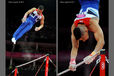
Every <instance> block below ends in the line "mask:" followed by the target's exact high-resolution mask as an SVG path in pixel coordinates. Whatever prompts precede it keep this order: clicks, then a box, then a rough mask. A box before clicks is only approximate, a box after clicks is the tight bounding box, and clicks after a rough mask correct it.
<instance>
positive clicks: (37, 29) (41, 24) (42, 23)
mask: <svg viewBox="0 0 114 76" xmlns="http://www.w3.org/2000/svg"><path fill="white" fill-rule="evenodd" d="M43 27H44V15H43V16H42V19H41V21H40V26H39V27H35V31H39V30H40V29H42V28H43Z"/></svg>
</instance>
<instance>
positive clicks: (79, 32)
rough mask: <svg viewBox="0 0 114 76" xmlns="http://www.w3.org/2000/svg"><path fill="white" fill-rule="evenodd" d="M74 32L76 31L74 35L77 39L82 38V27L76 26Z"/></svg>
mask: <svg viewBox="0 0 114 76" xmlns="http://www.w3.org/2000/svg"><path fill="white" fill-rule="evenodd" d="M73 32H74V36H75V37H76V40H79V39H80V38H81V35H82V34H81V30H80V28H79V27H76V28H75V29H74V30H73Z"/></svg>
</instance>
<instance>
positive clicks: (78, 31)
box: [73, 24, 89, 42]
mask: <svg viewBox="0 0 114 76" xmlns="http://www.w3.org/2000/svg"><path fill="white" fill-rule="evenodd" d="M73 33H74V36H75V37H76V40H82V41H83V42H85V41H86V40H88V39H89V34H88V29H87V27H86V26H85V25H82V24H78V27H76V28H75V29H74V30H73Z"/></svg>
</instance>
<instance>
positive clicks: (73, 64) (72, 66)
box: [69, 59, 76, 71]
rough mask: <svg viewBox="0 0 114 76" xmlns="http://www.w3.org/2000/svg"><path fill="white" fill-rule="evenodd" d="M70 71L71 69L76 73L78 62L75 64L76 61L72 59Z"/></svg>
mask: <svg viewBox="0 0 114 76" xmlns="http://www.w3.org/2000/svg"><path fill="white" fill-rule="evenodd" d="M69 69H70V70H71V71H76V62H75V59H71V60H70V63H69Z"/></svg>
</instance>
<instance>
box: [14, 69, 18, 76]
mask: <svg viewBox="0 0 114 76" xmlns="http://www.w3.org/2000/svg"><path fill="white" fill-rule="evenodd" d="M14 76H17V68H15V72H14Z"/></svg>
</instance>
